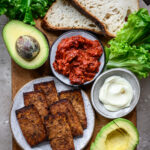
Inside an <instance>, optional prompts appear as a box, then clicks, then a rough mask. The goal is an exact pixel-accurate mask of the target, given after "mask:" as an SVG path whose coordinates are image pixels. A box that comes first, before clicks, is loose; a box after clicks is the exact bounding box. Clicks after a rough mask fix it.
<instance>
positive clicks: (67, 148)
mask: <svg viewBox="0 0 150 150" xmlns="http://www.w3.org/2000/svg"><path fill="white" fill-rule="evenodd" d="M45 126H46V130H47V134H48V138H49V140H50V145H51V147H52V149H53V150H75V148H74V143H73V137H72V134H71V130H70V127H69V125H68V123H67V121H66V116H65V114H56V115H52V114H51V115H49V116H47V117H46V118H45Z"/></svg>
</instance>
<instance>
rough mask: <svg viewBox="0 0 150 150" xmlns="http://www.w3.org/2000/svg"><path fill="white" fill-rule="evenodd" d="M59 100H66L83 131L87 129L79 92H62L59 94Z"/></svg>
mask: <svg viewBox="0 0 150 150" xmlns="http://www.w3.org/2000/svg"><path fill="white" fill-rule="evenodd" d="M59 98H60V99H68V100H69V101H70V102H71V103H72V106H73V108H74V110H75V111H76V113H77V116H78V118H79V120H80V123H81V125H82V127H83V129H85V128H87V118H86V114H85V108H84V102H83V98H82V94H81V91H80V90H72V91H62V92H61V93H59Z"/></svg>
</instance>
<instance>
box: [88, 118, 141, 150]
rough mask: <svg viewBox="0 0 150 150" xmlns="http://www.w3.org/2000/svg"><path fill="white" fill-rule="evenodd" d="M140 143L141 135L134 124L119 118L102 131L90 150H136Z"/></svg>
mask: <svg viewBox="0 0 150 150" xmlns="http://www.w3.org/2000/svg"><path fill="white" fill-rule="evenodd" d="M138 143H139V134H138V131H137V129H136V127H135V126H134V125H133V123H131V122H130V121H129V120H126V119H123V118H119V119H116V120H114V121H111V122H110V123H108V124H107V125H106V126H104V127H103V128H102V129H101V131H100V132H99V133H98V134H97V136H96V139H95V142H94V143H92V145H91V148H90V150H134V149H135V147H136V146H137V144H138Z"/></svg>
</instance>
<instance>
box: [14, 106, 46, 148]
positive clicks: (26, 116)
mask: <svg viewBox="0 0 150 150" xmlns="http://www.w3.org/2000/svg"><path fill="white" fill-rule="evenodd" d="M16 116H17V119H18V122H19V125H20V128H21V130H22V133H23V135H24V137H25V139H26V141H27V142H28V144H29V145H30V146H31V147H33V146H36V145H37V144H39V143H41V142H43V141H44V140H46V130H45V127H44V125H43V122H42V120H41V117H40V115H39V113H38V111H37V109H36V108H35V107H34V105H30V106H25V107H23V108H21V109H19V110H16Z"/></svg>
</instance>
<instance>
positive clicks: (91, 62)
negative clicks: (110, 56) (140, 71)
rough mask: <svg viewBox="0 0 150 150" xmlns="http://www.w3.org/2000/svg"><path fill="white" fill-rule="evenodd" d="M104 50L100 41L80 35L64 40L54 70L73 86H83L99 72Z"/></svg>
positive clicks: (58, 49)
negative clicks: (67, 79)
mask: <svg viewBox="0 0 150 150" xmlns="http://www.w3.org/2000/svg"><path fill="white" fill-rule="evenodd" d="M102 53H103V50H102V46H101V44H100V42H99V41H98V40H95V41H92V40H89V39H86V38H84V37H82V36H80V35H77V36H73V37H69V38H66V39H63V40H62V41H61V42H60V43H59V45H58V48H57V52H56V57H55V62H54V63H53V66H54V69H55V70H56V71H57V72H58V73H60V74H63V75H65V76H67V77H69V79H70V82H71V83H72V84H78V85H80V84H83V83H85V82H87V81H90V80H92V79H93V78H94V76H95V75H96V73H97V72H98V71H99V66H100V62H99V58H100V56H101V55H102Z"/></svg>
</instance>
